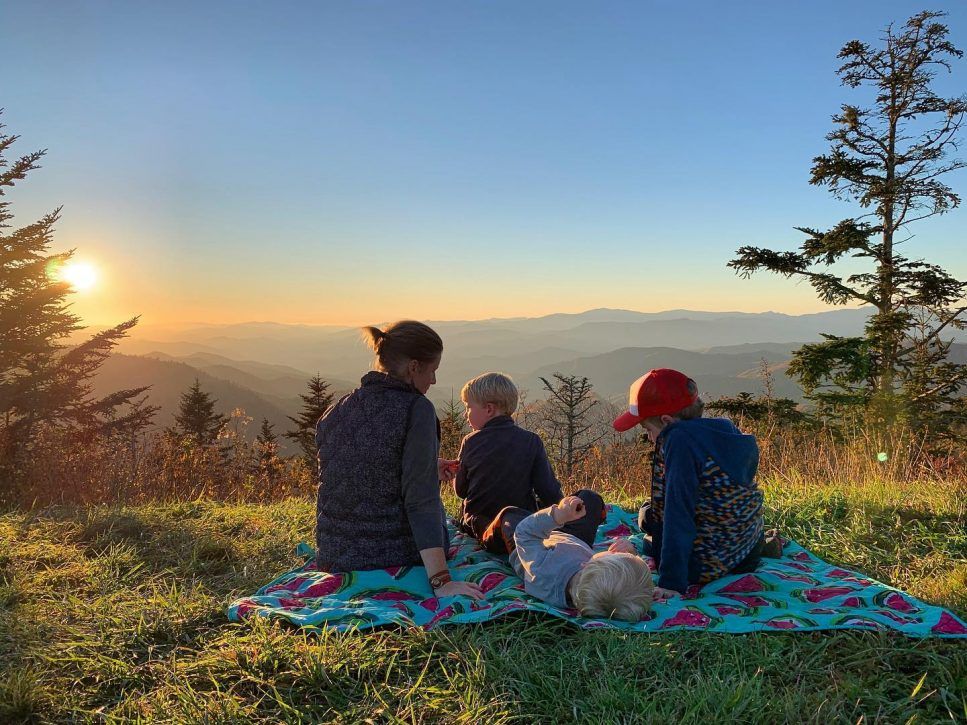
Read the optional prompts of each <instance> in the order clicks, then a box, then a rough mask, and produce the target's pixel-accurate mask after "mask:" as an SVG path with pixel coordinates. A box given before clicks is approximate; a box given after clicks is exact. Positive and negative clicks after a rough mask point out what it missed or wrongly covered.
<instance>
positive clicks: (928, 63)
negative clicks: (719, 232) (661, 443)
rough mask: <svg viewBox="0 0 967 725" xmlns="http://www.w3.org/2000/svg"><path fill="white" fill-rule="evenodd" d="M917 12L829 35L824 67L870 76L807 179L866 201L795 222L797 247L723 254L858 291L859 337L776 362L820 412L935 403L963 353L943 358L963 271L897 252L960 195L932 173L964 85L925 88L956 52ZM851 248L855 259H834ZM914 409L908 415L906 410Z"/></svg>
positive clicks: (848, 82)
mask: <svg viewBox="0 0 967 725" xmlns="http://www.w3.org/2000/svg"><path fill="white" fill-rule="evenodd" d="M943 15H944V14H943V13H935V12H922V13H920V14H919V15H915V16H914V17H912V18H910V19H909V20H908V21H907V22H906V24H905V25H904V26H903V27H902V28H901V29H899V30H896V29H895V28H894V27H893V26H892V25H891V26H889V27H887V28H886V31H885V35H884V37H883V45H882V47H873V46H871V45H868V44H867V43H863V42H861V41H858V40H853V41H850V42H849V43H847V44H846V45H844V46H843V48H842V50H841V51H840V53H839V56H838V57H839V58H840V59H842V61H843V64H842V65H841V66H840V68H839V69H838V71H837V72H838V74H839V76H840V78H841V79H842V82H843V85H845V86H847V87H849V88H854V89H856V88H871V89H872V90H873V94H874V98H873V102H872V105H871V106H870V107H866V108H864V107H860V106H858V105H851V104H846V105H843V106H842V108H841V110H840V112H839V113H838V114H836V115H835V116H833V121H834V123H835V124H836V128H835V129H834V130H833V131H832V132H831V133H829V134H828V135H827V137H826V138H827V139H828V140H829V141H830V142H831V148H830V151H829V153H827V154H824V155H821V156H817V157H816V158H815V159H813V166H812V175H811V177H810V183H811V184H814V185H817V186H824V187H826V188H828V189H829V190H830V192H831V193H832V194H833V196H834V197H836V198H838V199H844V200H852V201H854V202H856V203H858V204H859V206H860V207H861V208H862V209H869V210H870V211H869V212H868V213H866V214H864V215H862V216H860V217H858V218H850V219H845V220H843V221H841V222H839V223H838V224H837V225H836V226H834V227H833V228H831V229H829V230H827V231H819V230H816V229H812V228H808V227H797V229H798V230H799V231H801V232H803V233H804V234H805V235H806V237H807V239H806V240H805V241H804V242H803V243H802V245H801V247H800V248H799V250H798V251H793V252H778V251H773V250H771V249H762V248H757V247H752V246H745V247H742V248H740V249H739V250H738V251H737V252H736V254H737V255H738V256H737V257H736V258H735V259H733V260H732V261H731V262H729V266H730V267H732V268H733V269H735V270H736V272H737V273H739V274H741V275H742V276H744V277H748V276H750V275H751V274H752V273H754V272H756V271H758V270H760V269H765V270H768V271H771V272H774V273H776V274H780V275H782V276H785V277H790V278H792V277H796V278H801V279H805V280H807V281H808V282H809V283H810V284H811V285H812V286H813V288H814V289H815V290H816V293H817V295H818V296H819V298H820V299H821V300H823V301H824V302H826V303H828V304H834V305H845V304H850V303H852V304H857V303H858V304H860V305H869V306H871V307H872V308H873V309H874V310H875V312H874V313H873V315H872V316H871V317H870V319H869V322H868V324H867V327H866V331H865V334H864V335H863V336H860V337H837V336H833V335H824V338H825V340H824V341H823V342H819V343H815V344H809V345H804V346H803V347H801V348H800V349H799V350H797V351H796V352H795V354H794V357H793V360H792V363H791V365H790V367H789V374H790V375H792V376H795V377H797V378H798V379H799V381H800V382H801V383H802V385H803V388H804V390H805V391H806V394H807V396H808V397H810V398H811V399H813V400H814V401H816V402H817V403H818V405H819V409H820V412H821V413H822V412H827V413H836V412H837V411H840V412H841V411H842V409H843V408H844V407H850V406H857V405H859V406H862V407H865V408H867V409H868V410H871V411H872V412H873V413H874V416H875V418H876V419H877V420H879V421H882V422H883V423H886V424H889V423H892V422H893V421H895V420H897V419H899V418H902V417H904V416H906V417H909V414H910V412H911V411H914V412H916V414H917V420H919V421H920V422H923V421H924V420H926V419H927V417H929V416H926V415H925V413H926V412H928V411H936V410H938V409H940V408H943V407H946V406H949V404H950V403H951V401H952V400H953V399H954V398H955V397H956V395H957V393H958V390H959V389H960V387H961V385H962V383H963V381H964V380H965V379H967V367H965V366H962V365H955V364H953V363H952V362H950V361H949V359H948V354H949V350H950V345H951V342H952V341H951V340H946V341H945V340H943V339H942V337H941V335H942V334H943V333H944V332H945V331H946V332H948V333H949V332H950V331H951V330H952V329H955V328H956V329H963V327H964V321H963V319H962V318H961V315H962V313H963V312H964V311H965V310H967V307H965V306H963V297H964V292H965V283H964V282H961V281H958V280H957V279H954V278H953V277H952V276H950V275H949V274H948V273H947V272H945V271H944V270H943V269H941V268H940V267H938V266H937V265H934V264H929V263H927V262H924V261H922V260H919V259H914V258H910V257H907V256H903V255H901V254H899V253H898V251H897V250H898V247H899V246H900V245H901V244H903V243H904V242H908V241H910V240H911V239H912V234H910V232H909V225H910V224H912V223H914V222H917V221H920V220H922V219H926V218H928V217H931V216H935V215H938V214H944V213H946V212H948V211H950V210H951V209H953V208H955V207H957V206H958V205H959V203H960V198H959V197H958V196H957V195H956V194H955V193H954V192H953V191H952V190H951V188H950V187H948V186H947V185H946V184H944V183H943V182H942V181H941V180H940V178H941V177H942V176H943V175H944V174H947V173H949V172H951V171H954V170H957V169H961V168H963V167H964V162H963V161H961V160H956V159H950V158H949V153H950V152H951V151H952V150H955V149H956V148H957V133H958V131H959V130H960V127H961V124H962V123H963V120H964V114H965V112H967V98H964V97H959V98H942V97H940V96H938V95H937V94H936V93H934V91H933V90H932V88H931V84H932V81H933V79H934V77H935V75H936V72H937V71H938V70H940V69H944V70H947V71H948V72H949V71H950V60H951V59H954V58H960V57H961V56H962V55H963V53H962V52H961V51H960V50H958V49H957V48H955V47H954V46H953V45H952V44H951V43H950V42H949V41H948V40H947V33H948V29H947V27H946V26H945V25H943V24H942V23H939V22H937V19H938V18H940V17H942V16H943ZM845 258H852V259H855V260H860V261H861V262H865V263H866V264H867V265H868V267H867V269H866V270H865V271H862V272H852V273H850V274H849V275H848V276H847V274H846V273H845V272H842V273H834V272H833V271H832V270H833V267H834V266H835V265H836V264H837V263H838V262H841V261H842V260H844V259H845ZM915 422H916V421H915Z"/></svg>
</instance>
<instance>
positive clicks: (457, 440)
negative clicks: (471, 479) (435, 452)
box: [440, 390, 470, 460]
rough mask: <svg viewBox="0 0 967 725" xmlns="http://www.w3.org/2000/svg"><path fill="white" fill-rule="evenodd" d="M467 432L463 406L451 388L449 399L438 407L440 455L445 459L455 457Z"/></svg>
mask: <svg viewBox="0 0 967 725" xmlns="http://www.w3.org/2000/svg"><path fill="white" fill-rule="evenodd" d="M469 432H470V430H469V428H468V427H467V417H466V416H465V415H464V412H463V406H462V405H461V404H460V403H458V402H457V401H456V398H454V396H453V391H452V390H451V391H450V400H448V401H447V402H446V403H444V404H443V407H442V408H441V409H440V456H441V457H442V458H446V459H447V460H453V459H455V458H456V457H457V454H458V453H459V452H460V444H461V443H462V442H463V438H464V436H466V435H467V433H469Z"/></svg>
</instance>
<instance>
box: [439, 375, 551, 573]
mask: <svg viewBox="0 0 967 725" xmlns="http://www.w3.org/2000/svg"><path fill="white" fill-rule="evenodd" d="M460 398H461V399H462V400H463V402H464V404H465V405H466V407H467V421H468V422H469V423H470V427H471V428H472V429H473V432H472V433H470V434H469V435H468V436H467V437H466V438H464V439H463V443H462V444H461V445H460V453H459V455H458V458H459V468H458V469H457V474H456V478H455V479H454V482H453V488H454V492H455V493H456V494H457V496H459V497H460V498H461V499H463V504H462V506H461V513H460V527H461V528H462V529H463V531H464V532H466V533H468V534H470V535H471V536H473V537H475V538H476V539H477V540H478V541H480V543H481V544H482V545H483V546H484V548H486V549H487V550H488V551H491V552H493V553H497V554H506V553H508V549H507V546H506V543H505V541H504V540H503V538H502V537H501V536H500V535H499V534H498V532H497V530H496V529H495V528H494V527H493V526H492V524H493V523H494V521H495V519H496V517H497V514H498V513H500V511H501V510H502V509H504V508H505V507H508V506H511V507H515V508H519V509H522V510H524V511H526V512H528V513H533V512H534V511H537V509H538V508H541V507H544V506H550V505H551V504H555V503H557V502H558V501H560V500H561V495H562V494H561V484H560V483H558V480H557V478H555V476H554V472H553V470H551V464H550V461H548V459H547V453H546V452H545V450H544V443H543V442H542V441H541V439H540V437H539V436H537V434H535V433H532V432H530V431H527V430H524V429H523V428H520V427H519V426H518V425H517V424H516V423H515V422H514V419H513V418H512V417H511V414H512V413H513V412H514V411H515V410H516V409H517V402H518V393H517V386H516V385H514V381H513V380H511V379H510V378H509V377H508V376H507V375H504V374H502V373H484V374H483V375H478V376H477V377H475V378H474V379H473V380H471V381H469V382H468V383H467V384H466V385H464V386H463V390H461V391H460Z"/></svg>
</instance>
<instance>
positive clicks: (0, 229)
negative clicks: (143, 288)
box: [0, 111, 158, 481]
mask: <svg viewBox="0 0 967 725" xmlns="http://www.w3.org/2000/svg"><path fill="white" fill-rule="evenodd" d="M0 113H2V111H0ZM3 128H4V126H3V125H2V124H0V199H2V197H3V196H4V195H5V194H6V192H7V188H8V187H13V186H14V184H15V183H16V182H18V181H21V180H23V179H24V178H25V177H26V175H27V174H28V173H29V172H30V171H32V170H34V169H36V168H38V162H39V161H40V159H41V158H42V157H43V156H44V154H45V153H46V152H45V151H36V152H34V153H30V154H27V155H26V156H23V157H21V158H20V159H18V160H16V161H14V162H13V163H10V162H8V161H7V160H6V159H5V158H4V154H5V153H6V152H7V151H8V150H9V149H10V147H11V146H12V145H13V144H14V142H16V140H17V136H11V135H6V134H4V133H3V131H2V130H3ZM13 218H14V215H13V213H12V211H11V210H10V202H8V201H4V200H0V480H2V481H12V480H13V479H14V478H15V477H16V474H17V472H18V471H19V470H21V466H20V465H18V462H20V461H21V460H22V458H23V457H25V456H29V455H30V452H31V448H32V445H33V443H34V442H35V439H36V434H37V432H38V430H39V429H40V427H41V426H53V427H56V428H60V429H62V430H66V431H68V432H70V433H71V434H72V435H73V434H76V435H77V436H79V437H82V438H84V439H90V438H91V437H92V436H96V435H101V434H105V433H111V432H118V433H128V432H131V431H137V430H141V429H143V428H144V427H145V426H146V425H147V424H148V422H149V421H150V420H151V418H152V417H153V416H154V414H155V412H157V410H158V409H157V408H156V407H153V406H149V405H146V404H145V402H144V399H143V394H144V393H145V391H146V390H147V388H146V387H141V388H135V389H131V390H121V391H118V392H116V393H112V394H111V395H108V396H106V397H104V398H100V399H96V398H94V397H93V383H92V379H93V377H94V375H95V373H96V372H97V370H98V368H99V367H100V365H101V364H102V363H103V362H104V360H105V359H106V358H107V357H108V356H109V355H110V353H111V350H112V349H113V348H114V346H115V345H116V344H117V343H118V341H119V340H120V339H121V338H123V337H124V336H125V335H126V334H127V332H128V330H130V329H131V328H132V327H133V326H134V325H135V324H136V323H137V318H134V319H131V320H128V321H127V322H125V323H122V324H120V325H118V326H116V327H113V328H111V329H108V330H104V331H103V332H99V333H97V334H96V335H94V336H93V337H91V338H90V339H89V340H86V341H85V342H82V343H81V344H79V345H76V346H73V347H72V346H70V345H68V344H67V342H66V341H67V338H68V337H70V336H71V334H72V333H75V332H77V331H78V330H80V329H82V326H81V325H80V320H79V318H78V317H77V316H76V315H74V314H73V313H71V312H70V310H69V306H68V303H67V302H66V298H67V296H68V294H70V292H71V288H70V285H69V284H67V283H66V282H63V281H58V279H57V272H58V269H59V268H60V267H62V266H63V265H64V264H65V263H66V262H67V261H68V260H69V259H70V258H71V256H72V254H73V251H68V252H64V253H61V254H52V253H50V252H49V249H50V246H51V243H52V238H53V231H54V225H55V224H56V223H57V221H58V219H59V218H60V209H55V210H54V211H53V212H51V213H49V214H47V215H45V216H44V217H42V218H41V219H40V220H38V221H35V222H33V223H31V224H28V225H26V226H22V227H19V228H16V229H13V230H12V231H8V230H11V229H12V225H11V223H10V222H11V221H12V220H13Z"/></svg>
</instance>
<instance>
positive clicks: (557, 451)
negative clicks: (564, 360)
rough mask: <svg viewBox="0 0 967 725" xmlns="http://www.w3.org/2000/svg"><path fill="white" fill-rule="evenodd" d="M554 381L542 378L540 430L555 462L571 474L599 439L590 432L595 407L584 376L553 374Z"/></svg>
mask: <svg viewBox="0 0 967 725" xmlns="http://www.w3.org/2000/svg"><path fill="white" fill-rule="evenodd" d="M553 377H554V380H555V381H556V382H553V383H552V382H551V381H549V380H548V379H547V378H541V379H540V380H541V383H543V385H544V389H545V390H546V391H547V393H548V396H549V397H548V399H547V401H546V402H545V404H544V405H543V406H542V408H543V421H542V422H543V427H544V429H545V432H546V435H547V437H548V438H549V441H548V442H549V443H550V444H551V445H550V447H551V450H552V452H553V453H552V456H553V458H554V459H555V463H556V464H557V465H558V466H560V467H563V469H564V472H565V473H566V474H567V475H570V474H571V473H572V471H573V470H574V466H575V464H577V463H579V462H580V461H581V460H582V459H583V458H584V457H585V456H587V455H588V453H589V452H590V451H591V449H592V448H593V447H594V444H595V443H596V442H597V441H598V440H599V439H600V437H601V436H600V434H595V433H594V432H593V430H592V429H593V427H594V422H593V420H592V419H591V411H592V409H593V408H594V407H595V406H596V405H597V404H598V401H597V400H596V399H595V398H594V396H593V395H592V392H591V390H592V387H593V386H592V385H591V383H590V382H589V381H588V379H587V378H585V377H578V376H576V375H562V374H561V373H554V375H553Z"/></svg>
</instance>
